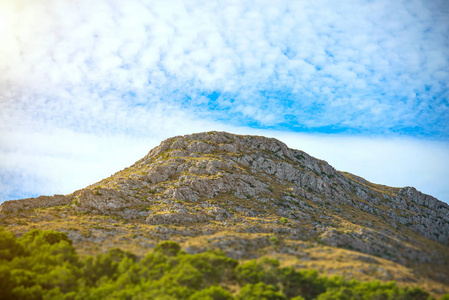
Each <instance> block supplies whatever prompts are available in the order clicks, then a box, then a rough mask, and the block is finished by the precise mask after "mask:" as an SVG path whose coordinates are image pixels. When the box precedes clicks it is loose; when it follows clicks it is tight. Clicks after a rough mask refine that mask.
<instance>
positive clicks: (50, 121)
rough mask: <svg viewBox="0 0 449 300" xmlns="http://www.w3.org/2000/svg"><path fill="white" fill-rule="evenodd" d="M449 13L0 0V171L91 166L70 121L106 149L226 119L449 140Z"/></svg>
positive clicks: (350, 6) (422, 8)
mask: <svg viewBox="0 0 449 300" xmlns="http://www.w3.org/2000/svg"><path fill="white" fill-rule="evenodd" d="M447 13H448V10H447V5H445V2H444V1H430V2H429V1H419V0H415V1H394V2H392V1H386V0H385V1H375V2H372V1H355V2H351V1H349V2H334V1H325V0H313V1H293V2H292V1H258V2H257V3H255V2H253V1H226V2H221V1H201V0H198V1H175V0H166V1H139V0H131V1H126V2H120V1H106V0H98V1H94V2H92V1H87V0H79V1H68V0H48V1H24V0H19V1H7V0H0V45H2V46H1V47H0V138H1V146H0V155H2V159H1V162H0V168H1V172H2V174H12V173H14V172H15V171H14V170H20V174H21V175H20V176H19V175H18V176H17V178H25V177H23V176H22V175H23V174H28V175H26V176H28V177H29V178H34V179H32V180H34V181H35V180H38V179H36V178H40V179H39V180H44V179H42V178H53V177H52V176H51V174H52V172H54V173H55V174H56V173H57V171H56V169H54V168H53V169H51V168H50V169H49V171H48V172H47V171H45V172H44V171H43V168H42V165H48V166H51V165H60V166H64V170H68V169H70V168H71V167H76V165H83V164H84V165H83V166H84V167H83V168H87V169H89V168H90V167H89V166H88V164H89V160H87V158H86V157H84V156H82V157H79V158H76V159H75V158H72V157H73V155H74V154H73V153H72V152H71V151H72V150H70V151H68V150H67V149H66V148H65V146H64V145H65V144H67V145H71V146H73V147H74V148H76V145H75V144H73V143H72V142H70V140H69V139H68V138H66V136H72V135H73V140H79V141H80V142H79V143H78V144H77V145H79V144H82V143H87V144H86V145H90V144H92V145H98V147H100V148H101V147H104V148H102V149H105V148H108V147H110V146H111V145H114V143H116V142H115V141H117V140H120V141H123V142H125V143H128V144H131V143H136V145H137V144H139V141H140V140H146V139H151V140H153V139H154V140H156V139H157V140H160V139H162V138H166V137H168V136H170V135H171V134H172V133H181V132H182V133H188V130H191V131H204V130H210V129H211V128H210V127H212V129H214V128H223V129H226V128H231V129H232V128H234V127H229V125H226V124H233V125H234V126H243V127H244V126H246V125H247V124H255V125H256V126H267V127H270V126H271V127H273V128H281V129H285V130H291V129H292V128H297V127H299V128H306V129H308V130H309V131H311V132H313V130H314V129H315V128H317V127H327V128H337V129H341V130H346V131H349V132H363V133H371V134H372V133H385V132H395V131H399V132H400V133H402V134H407V133H410V134H412V135H413V134H414V131H417V132H418V133H419V134H421V135H424V136H425V135H431V136H432V135H433V136H437V137H438V136H440V137H443V138H447V137H448V135H449V118H447V116H448V115H449V105H448V103H447V99H448V98H449V90H448V86H447V84H448V82H449V22H447ZM212 92H217V93H218V94H219V95H220V96H219V97H218V99H217V100H210V99H209V98H207V97H206V96H207V95H210V94H211V93H212ZM205 95H206V96H205ZM445 99H446V100H445ZM284 124H286V125H284ZM245 130H246V129H245ZM14 136H16V137H21V139H19V140H17V139H15V138H14ZM33 136H40V137H41V139H33V138H31V137H33ZM105 136H106V137H107V138H106V137H105ZM96 137H98V138H96ZM28 140H31V141H32V143H31V142H30V143H29V144H28V145H29V146H31V145H32V146H33V147H32V148H36V149H41V150H39V151H41V152H39V154H35V153H34V152H33V153H32V154H30V153H29V152H27V151H28V150H26V149H27V147H29V146H27V145H26V142H25V141H28ZM56 140H60V141H63V142H56ZM42 141H46V143H47V144H52V145H54V146H53V147H54V149H63V150H58V151H63V154H61V156H58V155H57V154H56V153H53V152H52V151H51V149H48V148H47V147H45V146H43V145H45V144H44V142H42ZM316 143H318V142H316ZM385 143H386V142H379V143H378V144H376V145H384V144H385ZM398 143H399V142H398ZM422 143H423V145H427V142H425V141H423V142H422ZM387 144H388V143H387ZM399 144H401V143H399ZM101 145H104V146H101ZM8 147H12V149H13V150H5V149H9V148H8ZM96 147H97V146H96ZM136 147H139V146H136ZM379 147H380V146H379ZM147 150H148V149H147ZM8 151H9V152H8ZM45 151H49V152H48V153H52V154H51V155H50V154H48V155H47V156H46V155H45V154H43V153H44V152H45ZM64 151H66V152H64ZM90 151H92V152H91V153H95V154H94V155H95V157H98V152H96V151H97V150H96V149H91V150H90ZM423 151H424V150H423ZM393 152H394V151H393ZM69 153H72V154H70V155H69ZM121 153H122V152H117V155H118V154H121ZM52 155H53V156H52ZM86 155H87V154H86ZM111 155H112V154H111ZM114 155H115V154H114ZM323 157H324V158H325V157H326V156H325V153H323ZM58 159H59V161H57V160H58ZM133 159H136V158H133ZM394 159H396V160H398V161H400V159H401V156H400V155H396V156H394ZM441 159H442V160H443V161H444V163H446V162H447V158H446V159H444V157H441ZM77 160H78V161H77ZM4 161H8V163H7V162H4ZM20 161H23V162H25V161H28V162H29V163H28V164H25V163H20ZM75 161H77V162H75ZM13 162H15V163H16V164H15V165H14V164H13ZM337 162H338V161H337ZM387 162H388V163H390V160H387ZM444 163H443V165H444ZM432 164H433V163H432ZM432 164H430V165H432ZM26 166H33V167H30V168H27V167H26ZM95 166H96V167H95V168H97V167H98V169H101V168H102V166H101V165H95ZM114 166H115V165H114ZM83 168H81V169H77V170H80V172H82V169H83ZM422 169H424V170H426V171H425V172H426V174H427V173H428V172H430V171H431V170H430V169H426V168H425V167H424V166H422ZM356 170H358V169H356ZM42 172H43V173H42ZM64 172H65V171H64ZM435 172H436V174H440V173H439V172H440V171H438V170H436V169H435ZM16 173H17V172H16ZM64 174H68V173H67V172H65V173H64ZM79 174H81V173H79ZM83 174H85V173H83ZM89 174H97V173H95V172H94V171H93V170H92V171H90V172H89ZM361 175H363V174H361ZM80 176H81V175H80ZM401 176H402V175H401ZM28 177H27V178H28ZM5 178H7V176H1V177H0V181H3V182H1V183H0V184H1V185H2V186H5V188H4V190H8V189H15V187H17V186H18V184H17V182H14V180H11V181H9V182H4V181H5V180H8V179H5ZM61 178H62V177H61ZM376 178H377V177H376ZM385 178H386V177H385ZM407 178H408V177H407ZM89 179H90V177H89ZM368 179H369V178H368ZM44 181H45V180H44ZM74 181H76V182H80V184H81V182H85V181H81V179H79V180H78V179H77V180H74ZM46 182H48V186H49V187H50V186H51V185H52V184H53V186H56V185H57V184H55V181H54V180H53V179H48V180H47V181H46ZM50 182H52V184H50ZM434 182H437V183H438V184H440V185H442V183H441V182H440V181H438V180H436V181H434ZM437 183H435V184H437ZM58 184H59V185H61V186H62V183H58ZM83 184H84V183H83ZM386 184H388V183H386ZM432 184H434V183H432ZM432 184H429V185H432ZM45 186H47V184H45ZM38 187H39V186H38V185H36V186H35V188H37V190H39V189H38ZM436 189H443V188H436ZM26 190H30V191H32V190H35V191H36V189H32V188H26ZM64 191H67V189H65V190H64ZM432 191H433V189H432Z"/></svg>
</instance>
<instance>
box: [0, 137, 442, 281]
mask: <svg viewBox="0 0 449 300" xmlns="http://www.w3.org/2000/svg"><path fill="white" fill-rule="evenodd" d="M55 206H59V207H64V211H65V212H64V215H67V214H69V215H80V214H84V215H85V214H88V215H91V216H110V217H114V218H119V219H120V220H127V222H131V223H132V224H140V225H139V226H144V225H145V226H148V227H146V228H150V229H151V232H152V236H156V237H157V238H170V237H174V236H182V237H183V238H184V239H186V238H187V237H189V238H192V239H193V238H195V237H201V236H202V237H204V236H210V235H213V236H212V237H210V238H209V239H210V240H209V241H208V243H209V244H210V245H211V246H216V247H219V248H222V249H227V251H228V252H229V253H230V254H232V253H234V254H232V255H240V256H245V255H246V254H247V253H246V252H248V251H249V252H251V251H250V250H251V247H253V250H254V249H256V248H258V247H263V246H267V245H269V242H268V238H265V239H263V238H262V240H260V241H259V242H257V241H256V242H254V241H253V240H251V242H250V244H251V243H253V244H251V245H252V246H251V245H249V246H247V247H246V248H248V249H249V250H248V251H246V252H245V250H238V248H239V246H238V244H239V243H240V244H241V243H243V244H244V243H245V242H243V241H240V242H237V243H235V242H233V240H232V239H221V238H220V236H219V235H218V233H220V232H221V233H223V232H226V233H227V234H226V236H233V237H234V241H235V240H238V239H239V238H241V235H244V234H249V235H251V234H252V235H253V236H254V237H256V236H257V237H258V238H259V237H261V236H262V237H263V236H266V235H267V234H277V235H279V236H282V237H283V238H284V239H285V241H286V242H285V244H288V243H287V241H313V242H318V243H319V244H321V245H326V246H329V247H333V248H345V249H348V250H350V251H356V252H362V253H365V254H368V255H374V256H376V257H380V258H382V259H387V260H389V261H394V262H396V263H399V264H401V265H403V266H408V267H410V266H411V267H412V268H415V270H417V269H419V266H422V265H423V264H427V265H426V266H427V268H430V269H432V268H433V266H436V265H438V266H440V267H441V269H442V271H441V272H440V271H439V272H433V273H434V274H433V275H432V276H434V277H435V278H437V280H439V281H441V282H448V281H449V272H448V271H447V270H448V269H449V268H446V271H444V266H448V265H447V264H448V262H449V258H448V253H449V251H448V250H449V249H448V244H449V206H448V205H447V204H445V203H443V202H440V201H438V200H437V199H435V198H433V197H432V196H429V195H425V194H422V193H420V192H419V191H417V190H416V189H414V188H412V187H405V188H392V187H387V186H382V185H376V184H373V183H370V182H368V181H366V180H364V179H362V178H360V177H357V176H355V175H352V174H349V173H344V172H339V171H337V170H335V169H334V168H333V167H332V166H330V165H329V164H328V163H326V162H325V161H322V160H319V159H316V158H313V157H311V156H310V155H308V154H307V153H305V152H303V151H300V150H294V149H290V148H288V147H287V146H286V145H285V144H284V143H282V142H280V141H278V140H276V139H271V138H265V137H260V136H239V135H233V134H229V133H225V132H207V133H198V134H192V135H185V136H178V137H173V138H170V139H167V140H165V141H163V142H162V143H161V144H160V145H159V146H158V147H156V148H154V149H153V150H151V151H150V152H149V153H148V155H146V156H145V157H144V158H142V159H141V160H139V161H137V162H136V163H135V164H134V165H132V166H131V167H129V168H126V169H124V170H122V171H120V172H118V173H116V174H114V175H112V176H111V177H109V178H107V179H104V180H102V181H100V182H98V183H96V184H93V185H91V186H89V187H87V188H85V189H82V190H78V191H76V192H74V193H72V194H70V195H65V196H64V195H55V196H52V197H49V196H41V197H38V198H35V199H23V200H18V201H7V202H4V203H3V204H2V205H1V206H0V212H1V213H2V214H1V215H0V217H2V220H3V222H4V224H6V225H13V224H14V222H15V221H13V218H18V217H20V214H24V213H25V215H24V216H27V217H29V215H27V214H26V212H27V211H28V212H33V214H35V215H34V216H35V217H36V218H37V219H39V213H38V212H39V211H44V208H45V207H48V208H51V207H55ZM36 214H37V215H36ZM0 221H1V220H0ZM16 221H17V220H16ZM136 226H137V225H136ZM180 226H182V229H181V228H180ZM90 230H91V232H93V233H94V231H93V230H92V229H90ZM222 236H224V235H223V234H222ZM238 251H240V252H241V253H240V254H236V253H238ZM285 251H287V252H288V251H290V250H285ZM249 252H248V253H249ZM432 270H433V271H434V270H435V268H433V269H432Z"/></svg>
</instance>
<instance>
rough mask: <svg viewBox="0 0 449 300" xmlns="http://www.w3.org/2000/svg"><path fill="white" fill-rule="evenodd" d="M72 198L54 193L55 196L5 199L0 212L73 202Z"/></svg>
mask: <svg viewBox="0 0 449 300" xmlns="http://www.w3.org/2000/svg"><path fill="white" fill-rule="evenodd" d="M70 199H71V198H70V197H67V196H64V195H54V196H39V197H37V198H27V199H21V200H11V201H5V202H3V203H2V204H1V205H0V212H3V213H9V212H18V211H20V210H22V209H31V208H37V207H51V206H58V205H66V204H69V203H70V202H71V200H70Z"/></svg>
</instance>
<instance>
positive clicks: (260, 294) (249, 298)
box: [236, 282, 287, 300]
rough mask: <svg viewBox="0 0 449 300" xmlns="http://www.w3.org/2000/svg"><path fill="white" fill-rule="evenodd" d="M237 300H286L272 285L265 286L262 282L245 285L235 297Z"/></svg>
mask: <svg viewBox="0 0 449 300" xmlns="http://www.w3.org/2000/svg"><path fill="white" fill-rule="evenodd" d="M236 299H238V300H287V297H285V296H284V295H283V294H282V293H280V292H278V291H277V289H276V288H275V287H274V286H272V285H266V284H264V283H262V282H260V283H257V284H247V285H245V286H244V287H243V288H242V289H241V290H240V293H239V294H238V295H237V298H236Z"/></svg>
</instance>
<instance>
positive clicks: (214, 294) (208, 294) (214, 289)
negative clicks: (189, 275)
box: [189, 285, 234, 300]
mask: <svg viewBox="0 0 449 300" xmlns="http://www.w3.org/2000/svg"><path fill="white" fill-rule="evenodd" d="M232 299H234V297H233V296H232V294H231V293H230V292H228V291H227V290H225V289H223V288H222V287H221V286H217V285H213V286H210V287H208V288H205V289H204V290H201V291H197V292H195V294H193V295H192V296H190V298H189V300H232Z"/></svg>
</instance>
